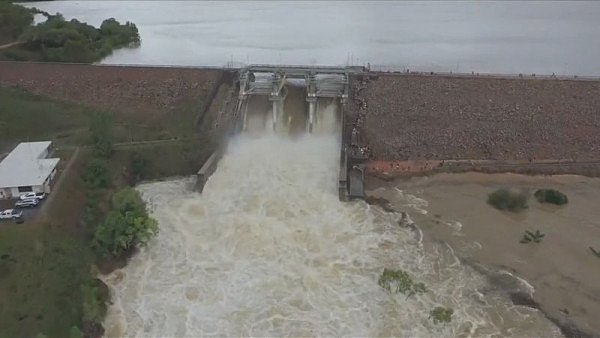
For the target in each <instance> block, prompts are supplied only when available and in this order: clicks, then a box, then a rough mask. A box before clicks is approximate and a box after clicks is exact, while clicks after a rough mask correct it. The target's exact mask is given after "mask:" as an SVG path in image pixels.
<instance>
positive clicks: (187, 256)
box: [104, 90, 559, 337]
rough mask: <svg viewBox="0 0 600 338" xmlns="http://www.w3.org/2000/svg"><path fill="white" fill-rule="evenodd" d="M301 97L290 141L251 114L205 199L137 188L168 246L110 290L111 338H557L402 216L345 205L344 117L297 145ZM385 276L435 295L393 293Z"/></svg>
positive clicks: (533, 313)
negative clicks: (447, 311) (341, 191)
mask: <svg viewBox="0 0 600 338" xmlns="http://www.w3.org/2000/svg"><path fill="white" fill-rule="evenodd" d="M295 92H296V91H295V90H290V94H289V95H290V96H291V97H292V98H291V99H290V101H289V103H288V102H286V106H285V107H286V110H287V112H286V115H287V116H288V117H289V118H288V119H285V120H287V121H289V122H288V127H289V128H290V133H291V134H292V137H290V136H289V135H285V134H286V133H285V132H284V133H283V135H282V133H281V132H278V133H273V132H269V131H268V130H270V128H271V126H272V122H271V121H268V117H269V116H271V112H269V111H268V110H267V111H264V109H268V108H266V106H267V105H263V106H261V105H259V104H254V105H253V107H254V108H251V109H256V110H261V109H263V114H264V116H266V117H267V121H264V120H261V119H258V116H257V115H258V114H257V113H258V111H252V112H249V116H255V118H253V119H254V120H255V122H257V123H254V122H253V123H248V127H249V128H251V130H249V131H248V132H247V133H243V134H241V135H239V136H237V137H235V138H233V139H232V140H231V142H230V143H229V146H228V149H227V151H226V154H225V155H224V157H223V158H222V160H221V161H220V162H219V165H218V168H217V170H216V172H215V173H214V174H213V176H211V178H210V179H209V180H208V182H207V184H206V186H205V188H204V190H203V192H202V194H198V193H196V192H193V190H192V186H193V179H191V178H183V179H176V180H170V181H165V182H155V183H147V184H142V185H140V186H139V187H138V189H139V190H140V191H141V193H142V195H143V198H144V199H145V200H146V201H147V202H148V205H149V207H150V209H151V210H152V216H153V217H155V218H156V219H157V220H158V222H159V228H160V233H159V235H158V237H157V238H156V239H155V240H154V241H152V242H151V243H150V244H149V245H148V247H147V248H143V249H142V250H141V252H139V253H138V254H137V255H136V256H134V257H133V258H132V259H131V261H130V262H129V264H128V265H127V266H126V267H125V268H124V269H121V270H117V271H115V272H113V273H112V274H110V275H108V276H105V277H104V279H105V281H106V282H107V284H108V285H109V286H110V288H111V290H112V294H113V305H112V306H111V307H110V310H109V313H108V316H107V318H106V321H105V323H104V324H105V327H106V329H107V331H106V335H107V336H108V337H121V336H135V337H199V336H229V337H233V336H261V337H263V336H294V337H306V336H378V337H379V336H431V335H436V336H473V335H474V336H486V335H500V336H506V335H516V336H556V335H559V332H558V329H557V328H556V327H555V326H554V325H553V324H552V323H550V322H549V321H548V320H547V319H546V318H545V317H544V316H543V315H542V314H541V313H540V312H539V311H537V310H533V309H530V308H527V307H519V306H514V305H513V304H512V302H511V301H510V299H509V298H508V297H506V295H505V294H503V293H501V292H496V291H494V290H491V289H490V287H489V284H488V282H487V280H486V278H485V277H484V276H482V275H481V274H479V273H477V272H476V271H474V270H472V269H470V268H469V267H468V266H465V265H463V264H462V263H460V261H459V259H458V257H457V256H455V255H454V251H453V250H452V249H451V248H450V247H449V246H447V245H446V244H445V243H439V244H437V245H434V246H433V247H428V248H427V249H426V248H425V247H424V245H423V243H422V242H421V236H420V233H419V232H418V231H416V232H415V231H414V230H413V229H410V228H404V227H401V226H399V225H398V219H399V217H400V215H399V214H397V213H387V212H384V211H383V210H382V209H380V208H377V207H372V206H369V205H368V204H366V203H365V202H363V201H354V202H349V203H342V202H340V201H339V200H338V190H337V175H338V169H339V149H340V148H339V147H340V144H339V135H338V133H339V130H338V129H337V126H336V125H335V124H330V123H329V122H328V120H327V119H326V118H324V116H325V115H327V114H330V115H334V116H335V111H336V107H337V106H336V104H332V103H330V104H325V103H323V104H321V105H320V107H319V111H317V115H318V116H321V118H320V119H318V120H317V121H320V122H325V126H328V125H329V126H330V127H329V128H327V127H324V126H317V128H316V132H315V133H313V134H303V135H302V134H299V133H298V132H297V131H294V129H295V128H293V125H294V123H295V122H294V118H293V117H294V116H295V115H296V114H295V111H294V110H295V109H296V110H302V111H304V109H305V104H306V103H305V102H304V101H302V102H300V101H299V100H294V99H293V98H294V96H297V95H296V94H295ZM263 100H264V101H265V103H266V102H268V101H267V99H266V98H263ZM293 102H297V103H296V104H295V105H294V104H292V103H293ZM260 130H262V132H261V131H260ZM407 198H413V199H417V197H415V196H410V197H407ZM385 268H388V269H402V270H404V271H406V272H408V273H409V274H410V275H411V277H412V278H413V279H414V280H415V281H416V282H422V283H424V284H425V285H426V287H427V289H428V291H427V292H426V293H424V294H419V295H413V296H410V297H407V296H406V295H404V294H401V293H390V292H388V291H386V290H384V289H383V288H382V287H380V286H379V285H378V280H379V277H380V276H381V274H382V272H383V270H384V269H385ZM524 287H525V289H526V290H527V285H525V286H524ZM436 306H445V307H450V308H452V309H454V315H453V319H452V322H451V323H448V324H435V323H434V322H433V321H432V320H431V318H430V311H431V310H432V309H433V308H435V307H436Z"/></svg>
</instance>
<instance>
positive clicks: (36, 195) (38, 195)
mask: <svg viewBox="0 0 600 338" xmlns="http://www.w3.org/2000/svg"><path fill="white" fill-rule="evenodd" d="M32 198H35V199H37V200H43V199H44V198H46V193H43V192H28V193H26V194H23V195H21V196H19V199H21V200H28V199H32Z"/></svg>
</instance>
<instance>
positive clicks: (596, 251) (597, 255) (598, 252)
mask: <svg viewBox="0 0 600 338" xmlns="http://www.w3.org/2000/svg"><path fill="white" fill-rule="evenodd" d="M590 250H591V251H592V253H593V254H594V256H596V257H598V258H600V249H599V250H596V249H594V248H592V247H591V246H590Z"/></svg>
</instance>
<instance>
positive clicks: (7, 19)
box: [0, 2, 140, 63]
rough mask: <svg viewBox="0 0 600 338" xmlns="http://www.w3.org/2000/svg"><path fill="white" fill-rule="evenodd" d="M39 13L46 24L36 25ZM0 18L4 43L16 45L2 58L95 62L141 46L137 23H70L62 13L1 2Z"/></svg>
mask: <svg viewBox="0 0 600 338" xmlns="http://www.w3.org/2000/svg"><path fill="white" fill-rule="evenodd" d="M36 13H41V14H43V15H45V16H46V18H47V19H46V21H45V22H43V23H40V24H37V25H32V23H33V14H36ZM0 18H2V20H0V34H2V36H3V37H4V38H3V40H4V41H3V42H2V43H16V44H15V45H14V46H13V47H10V48H6V49H3V50H0V59H7V60H17V61H54V62H81V63H91V62H95V61H99V60H101V59H102V58H104V57H106V56H108V55H109V54H111V53H112V52H113V51H114V50H115V49H119V48H122V47H129V46H131V47H133V46H137V45H138V44H139V43H140V36H139V33H138V29H137V27H136V26H135V24H133V23H131V22H126V23H125V24H121V23H119V22H118V21H117V20H115V19H114V18H110V19H106V20H104V21H103V22H102V24H101V25H100V28H96V27H94V26H91V25H88V24H86V23H83V22H79V21H78V20H75V19H72V20H70V21H67V20H65V19H64V18H63V16H62V15H61V14H56V15H50V14H48V13H45V12H42V11H39V10H37V9H27V8H25V7H22V6H20V5H16V4H12V3H9V2H0Z"/></svg>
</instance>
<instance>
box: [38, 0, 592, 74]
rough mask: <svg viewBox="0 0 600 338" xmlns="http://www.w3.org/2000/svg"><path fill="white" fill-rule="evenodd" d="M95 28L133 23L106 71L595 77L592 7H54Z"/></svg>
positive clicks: (509, 4)
mask: <svg viewBox="0 0 600 338" xmlns="http://www.w3.org/2000/svg"><path fill="white" fill-rule="evenodd" d="M32 6H36V7H39V8H42V9H44V10H47V11H50V12H60V13H63V14H64V16H65V17H67V18H77V19H79V20H83V21H86V22H89V23H91V24H93V25H99V24H100V23H101V22H102V20H103V19H105V18H108V17H115V18H116V19H118V20H120V21H126V20H129V21H132V22H135V23H136V24H137V26H138V28H139V30H140V34H141V37H142V46H141V47H140V48H138V49H132V50H120V51H117V52H116V53H114V54H113V55H112V56H110V57H108V58H107V59H105V60H104V61H103V62H104V63H111V64H112V63H114V64H164V65H213V66H222V65H226V64H228V63H231V62H232V61H233V62H234V63H284V64H327V65H342V64H348V63H351V64H357V65H363V64H365V65H366V64H367V63H370V64H371V66H372V67H374V68H376V69H377V68H378V67H379V65H381V66H382V67H383V68H389V67H394V68H406V67H408V68H409V69H411V70H425V71H455V72H456V71H458V72H471V71H475V72H494V73H519V72H523V73H537V74H551V73H557V74H579V75H600V62H598V60H600V44H598V40H599V37H600V24H598V18H599V17H600V3H599V2H592V1H590V2H584V1H581V2H554V1H553V2H505V1H502V2H485V3H475V2H441V1H439V2H437V1H436V2H427V3H423V2H360V1H356V2H330V1H301V2H295V1H286V2H253V1H242V2H236V1H223V2H196V1H180V2H176V1H168V2H167V1H68V2H67V1H52V2H40V3H33V4H32Z"/></svg>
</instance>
